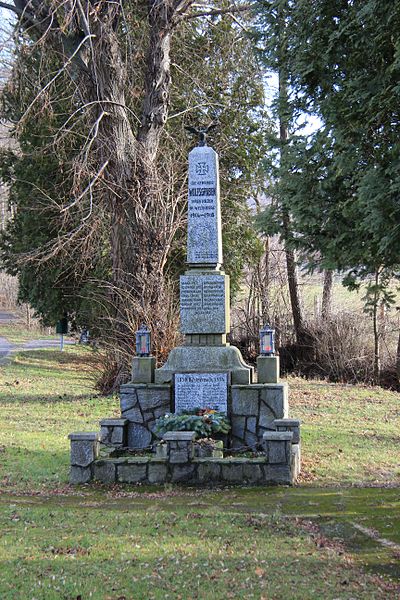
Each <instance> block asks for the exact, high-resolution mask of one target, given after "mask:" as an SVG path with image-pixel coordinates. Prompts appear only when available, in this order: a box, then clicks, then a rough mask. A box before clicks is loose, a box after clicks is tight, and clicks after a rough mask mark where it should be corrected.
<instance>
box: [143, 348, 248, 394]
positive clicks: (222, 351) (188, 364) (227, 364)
mask: <svg viewBox="0 0 400 600" xmlns="http://www.w3.org/2000/svg"><path fill="white" fill-rule="evenodd" d="M220 371H225V372H229V373H230V376H231V383H235V384H243V385H246V384H250V383H251V382H252V380H253V367H250V366H249V365H246V363H245V362H244V360H243V358H242V355H241V353H240V351H239V350H238V349H237V348H235V347H234V346H179V347H178V348H174V349H173V350H171V352H170V354H169V356H168V360H167V362H166V363H165V365H164V366H163V367H161V368H160V369H156V370H155V374H154V381H155V383H164V384H165V383H172V382H173V375H174V373H190V372H197V373H204V372H207V373H212V372H214V373H215V372H220Z"/></svg>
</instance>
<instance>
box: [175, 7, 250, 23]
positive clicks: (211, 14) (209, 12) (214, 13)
mask: <svg viewBox="0 0 400 600" xmlns="http://www.w3.org/2000/svg"><path fill="white" fill-rule="evenodd" d="M253 6H254V4H243V6H235V5H232V6H230V7H229V8H221V9H220V10H207V11H204V12H196V13H193V14H191V15H185V16H184V17H182V18H183V19H184V20H187V19H197V17H215V16H218V15H226V14H229V13H237V12H244V11H246V10H250V9H251V8H253Z"/></svg>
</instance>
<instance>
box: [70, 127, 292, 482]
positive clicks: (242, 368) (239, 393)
mask: <svg viewBox="0 0 400 600" xmlns="http://www.w3.org/2000/svg"><path fill="white" fill-rule="evenodd" d="M187 222H188V225H187V228H188V230H187V233H188V235H187V271H186V272H185V274H184V275H182V276H181V278H180V323H181V332H182V334H183V336H184V342H183V345H182V346H179V347H176V348H174V349H173V350H172V351H171V353H170V355H169V357H168V360H167V361H166V363H165V364H164V365H163V366H162V367H161V368H156V365H155V359H154V357H152V356H135V357H134V358H133V361H132V378H131V381H130V382H129V383H127V384H125V385H122V386H121V390H120V406H121V418H120V419H104V420H102V421H101V423H100V426H101V430H100V432H99V433H98V432H94V433H93V432H92V433H82V432H78V433H71V434H70V435H69V438H70V442H71V472H70V481H71V483H74V484H78V483H86V482H88V481H90V480H92V479H95V480H99V481H102V482H105V483H112V482H121V483H140V482H141V483H150V484H154V483H160V484H161V483H166V482H180V483H188V484H191V485H217V484H239V485H246V484H247V485H268V484H278V483H281V484H292V483H294V482H295V480H296V478H297V476H298V473H299V470H300V436H299V422H298V421H297V420H293V419H289V418H288V388H287V384H286V383H281V382H279V357H278V356H275V355H272V356H271V355H269V356H259V357H258V359H257V381H255V379H256V377H255V373H254V369H253V367H251V366H249V365H247V364H246V363H245V362H244V360H243V358H242V355H241V353H240V351H239V350H238V348H236V347H234V346H230V344H229V343H228V342H227V334H228V333H229V330H230V302H229V276H228V275H227V274H225V273H224V271H223V256H222V228H221V208H220V190H219V172H218V155H217V153H216V152H215V151H214V150H213V148H211V147H209V146H207V145H206V141H205V130H200V140H199V145H198V146H196V147H195V148H194V149H193V150H192V151H191V152H190V153H189V190H188V218H187ZM199 407H202V408H212V409H214V410H217V411H218V412H221V413H224V414H226V419H227V420H228V422H229V425H230V431H229V433H228V435H227V436H225V439H224V446H225V447H226V452H223V451H219V452H218V453H214V455H212V456H209V457H202V458H200V457H198V453H197V452H196V434H195V432H193V431H170V432H167V433H165V434H164V435H163V436H162V439H160V436H159V435H158V434H157V433H156V432H155V431H154V428H155V424H156V421H157V419H159V418H160V417H163V416H165V415H166V414H180V413H182V412H184V411H190V410H192V409H196V408H199ZM145 449H147V450H148V451H149V452H148V456H145V455H144V450H145ZM140 450H141V455H140V456H138V455H135V452H137V451H140ZM151 450H153V452H151ZM246 450H248V452H247V453H246Z"/></svg>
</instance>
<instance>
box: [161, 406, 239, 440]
mask: <svg viewBox="0 0 400 600" xmlns="http://www.w3.org/2000/svg"><path fill="white" fill-rule="evenodd" d="M230 428H231V426H230V424H229V421H228V420H227V418H226V415H225V414H224V413H221V412H216V411H212V410H201V409H199V410H194V411H190V412H189V411H185V412H183V414H180V415H174V414H169V413H168V414H166V415H165V416H164V417H159V418H158V419H157V420H156V423H155V427H154V432H155V433H158V434H159V435H162V434H163V433H166V432H167V431H195V432H196V434H197V437H198V438H208V437H212V436H213V435H216V434H218V433H222V434H226V433H228V432H229V430H230Z"/></svg>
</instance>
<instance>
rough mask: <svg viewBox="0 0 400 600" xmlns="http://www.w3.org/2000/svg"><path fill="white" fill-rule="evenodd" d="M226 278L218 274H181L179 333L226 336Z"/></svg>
mask: <svg viewBox="0 0 400 600" xmlns="http://www.w3.org/2000/svg"><path fill="white" fill-rule="evenodd" d="M227 293H228V291H227V288H226V279H225V277H221V276H218V275H182V276H181V286H180V296H181V311H180V312H181V331H182V333H226V331H227V329H226V326H227V321H226V296H227Z"/></svg>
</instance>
